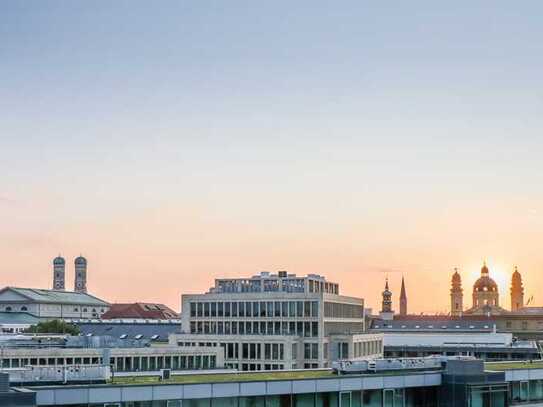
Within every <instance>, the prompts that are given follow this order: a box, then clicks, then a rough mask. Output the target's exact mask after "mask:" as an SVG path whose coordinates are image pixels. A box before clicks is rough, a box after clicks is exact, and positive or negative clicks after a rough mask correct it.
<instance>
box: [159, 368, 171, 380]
mask: <svg viewBox="0 0 543 407" xmlns="http://www.w3.org/2000/svg"><path fill="white" fill-rule="evenodd" d="M171 375H172V370H171V369H160V380H170V377H171Z"/></svg>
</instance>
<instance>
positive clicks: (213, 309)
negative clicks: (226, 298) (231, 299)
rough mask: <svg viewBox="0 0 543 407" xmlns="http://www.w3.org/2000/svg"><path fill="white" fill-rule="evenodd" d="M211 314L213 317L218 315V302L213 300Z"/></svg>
mask: <svg viewBox="0 0 543 407" xmlns="http://www.w3.org/2000/svg"><path fill="white" fill-rule="evenodd" d="M210 305H211V312H210V314H211V316H212V317H216V316H217V303H216V302H212V303H211V304H210Z"/></svg>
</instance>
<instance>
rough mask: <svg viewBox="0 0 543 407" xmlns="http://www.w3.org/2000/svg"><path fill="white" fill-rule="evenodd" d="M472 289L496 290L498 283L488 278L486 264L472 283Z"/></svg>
mask: <svg viewBox="0 0 543 407" xmlns="http://www.w3.org/2000/svg"><path fill="white" fill-rule="evenodd" d="M473 291H498V284H496V282H495V281H494V280H493V279H491V278H490V276H489V272H488V267H487V266H486V264H484V265H483V268H482V269H481V277H479V279H478V280H477V281H476V282H475V284H474V285H473Z"/></svg>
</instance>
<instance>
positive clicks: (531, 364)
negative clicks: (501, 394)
mask: <svg viewBox="0 0 543 407" xmlns="http://www.w3.org/2000/svg"><path fill="white" fill-rule="evenodd" d="M485 369H486V370H491V371H495V372H496V371H497V372H503V371H504V370H520V369H543V360H537V361H529V360H528V361H518V362H513V361H511V362H490V363H485Z"/></svg>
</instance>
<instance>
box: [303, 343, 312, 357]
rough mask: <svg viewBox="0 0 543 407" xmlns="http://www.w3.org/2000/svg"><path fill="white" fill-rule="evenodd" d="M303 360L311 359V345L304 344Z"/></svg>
mask: <svg viewBox="0 0 543 407" xmlns="http://www.w3.org/2000/svg"><path fill="white" fill-rule="evenodd" d="M304 359H311V344H310V343H304Z"/></svg>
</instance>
